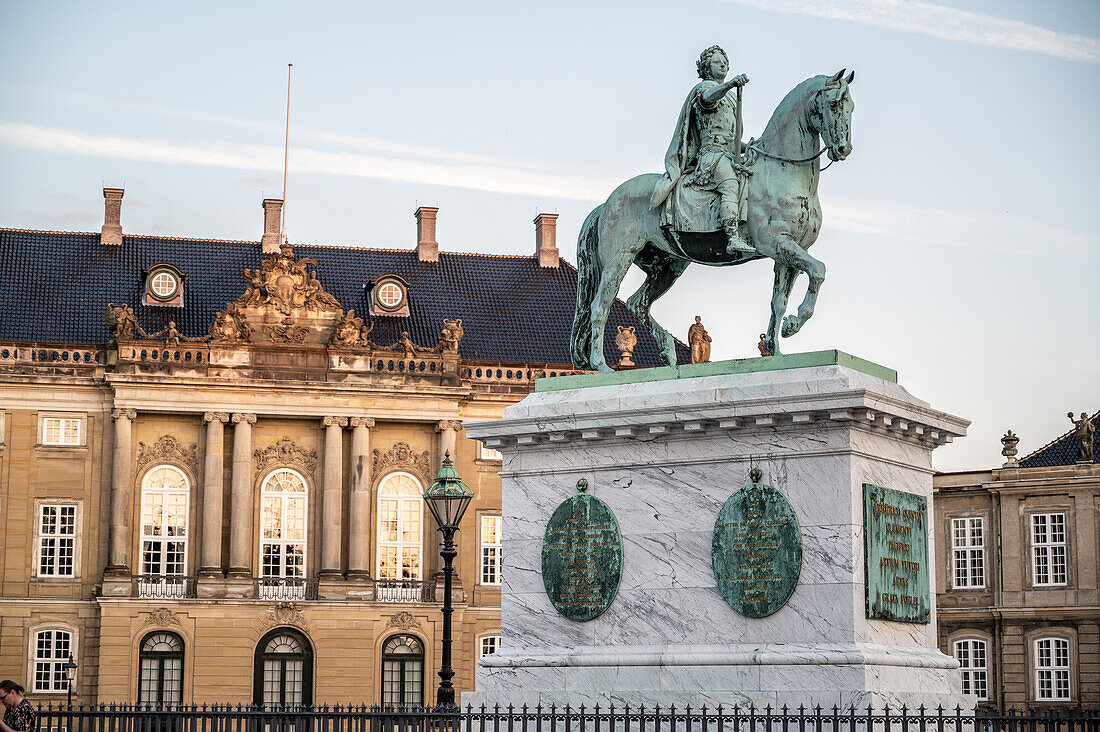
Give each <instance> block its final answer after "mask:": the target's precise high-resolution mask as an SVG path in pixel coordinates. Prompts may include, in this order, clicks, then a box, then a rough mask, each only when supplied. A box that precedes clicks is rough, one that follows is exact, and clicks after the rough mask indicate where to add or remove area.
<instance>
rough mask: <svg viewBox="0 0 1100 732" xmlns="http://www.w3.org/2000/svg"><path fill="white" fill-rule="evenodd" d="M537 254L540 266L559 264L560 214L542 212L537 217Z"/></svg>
mask: <svg viewBox="0 0 1100 732" xmlns="http://www.w3.org/2000/svg"><path fill="white" fill-rule="evenodd" d="M535 256H536V257H538V258H539V266H540V267H557V266H558V260H559V257H558V215H557V214H551V213H540V214H539V215H538V216H536V217H535Z"/></svg>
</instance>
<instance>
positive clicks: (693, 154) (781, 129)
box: [570, 46, 855, 371]
mask: <svg viewBox="0 0 1100 732" xmlns="http://www.w3.org/2000/svg"><path fill="white" fill-rule="evenodd" d="M697 70H698V72H699V75H700V76H701V77H703V81H702V82H701V83H698V84H696V85H695V86H694V87H693V89H692V91H691V93H689V94H688V97H687V99H686V100H685V102H684V105H683V107H682V108H681V110H680V114H679V116H678V118H677V121H676V126H675V132H674V133H673V136H672V142H671V144H670V145H669V147H668V151H667V153H666V155H665V173H664V174H657V173H650V174H645V175H640V176H637V177H635V178H632V179H631V180H628V181H626V182H625V183H623V184H622V185H620V186H619V187H618V188H616V189H615V190H614V191H613V192H612V193H611V195H610V196H609V197H608V199H607V201H606V202H605V203H603V204H601V205H600V206H598V207H597V208H596V209H595V210H593V211H592V213H590V214H589V215H588V218H587V219H586V220H585V222H584V224H583V225H582V226H581V232H580V236H579V237H578V240H577V271H578V280H577V306H576V315H575V316H574V319H573V331H572V336H571V338H570V355H571V357H572V360H573V365H574V366H576V367H577V368H579V369H599V370H601V371H607V370H610V366H608V365H607V363H606V361H605V356H604V348H603V346H604V337H605V329H606V325H607V316H608V313H609V311H610V309H611V304H612V303H613V302H614V298H615V295H616V294H617V293H618V291H619V286H620V284H621V283H622V280H623V277H624V276H625V275H626V273H627V270H629V269H630V266H631V265H632V264H637V265H638V266H639V267H640V268H641V269H642V271H644V272H645V273H646V280H645V282H644V283H643V284H642V286H641V288H640V289H639V290H638V292H636V293H635V294H634V295H633V296H632V297H630V299H629V300H628V301H627V304H626V305H627V308H628V309H629V310H630V312H631V313H632V314H633V315H634V316H635V317H636V318H637V319H638V320H639V321H640V322H641V323H644V324H646V325H647V327H649V330H650V332H652V333H653V337H654V339H655V340H656V341H657V344H658V346H659V347H660V349H661V352H662V354H663V355H664V357H665V361H666V362H667V363H669V364H670V365H675V364H676V342H675V339H673V337H672V335H671V334H670V333H669V332H668V331H666V330H665V329H664V328H662V327H661V326H660V325H658V324H657V323H656V322H655V321H654V320H653V318H652V317H651V316H650V308H651V307H652V305H653V303H654V301H655V300H656V299H657V298H659V297H660V296H661V295H663V294H664V293H665V292H666V291H667V290H668V289H669V288H670V287H671V285H672V283H673V282H675V281H676V279H677V278H678V277H679V276H680V275H681V274H683V273H684V271H685V270H686V269H687V267H688V265H690V264H691V263H693V262H694V263H698V264H705V265H710V266H720V267H724V266H731V265H738V264H744V263H745V262H750V261H753V260H756V259H761V258H766V259H771V260H772V261H774V262H775V280H774V284H773V290H772V300H771V320H770V322H769V324H768V328H767V330H766V331H765V342H764V347H765V350H767V351H768V353H772V354H776V355H778V354H779V353H780V348H779V338H780V334H782V336H783V337H784V338H790V337H791V336H793V335H794V334H795V333H797V332H798V331H799V330H800V329H801V328H802V326H803V325H805V323H806V321H808V320H809V319H810V317H811V316H812V315H813V312H814V307H815V306H816V304H817V296H818V291H819V290H820V288H821V285H822V283H823V282H824V280H825V265H824V264H822V263H821V262H820V261H818V260H817V259H815V258H814V257H812V256H810V255H809V253H808V249H809V248H810V246H811V245H812V244H813V243H814V242H815V241H817V237H818V234H819V233H820V230H821V206H820V204H819V202H818V196H817V184H818V180H819V176H820V173H821V170H822V168H821V164H820V162H819V161H820V157H821V156H822V155H823V154H826V153H827V154H828V157H829V158H830V159H831V160H833V161H837V160H844V159H845V158H847V157H848V155H849V154H850V153H851V152H852V142H851V121H852V110H853V108H854V104H853V102H852V97H851V92H850V89H849V86H850V85H851V83H852V82H853V81H854V79H855V74H854V73H852V74H849V75H848V76H845V70H843V69H842V70H841V71H839V72H838V73H836V74H831V75H821V76H814V77H811V78H809V79H807V80H805V81H803V82H802V83H801V84H799V85H797V86H796V87H795V88H794V89H792V90H791V91H790V92H789V93H788V94H787V96H786V97H784V99H783V100H782V101H781V102H780V103H779V106H778V107H776V110H775V112H774V113H773V114H772V117H771V120H770V121H769V122H768V125H767V127H766V128H765V130H764V132H763V133H762V134H761V136H760V138H759V139H758V140H752V139H750V140H749V142H748V144H747V145H745V146H742V145H741V142H740V137H741V132H740V130H741V121H740V120H741V103H740V102H741V99H740V90H741V87H743V86H744V84H745V83H747V81H748V79H747V78H745V77H744V76H738V77H734V78H733V79H731V80H729V81H726V80H725V75H726V73H727V72H728V70H729V59H728V57H727V56H726V54H725V52H723V51H722V49H720V48H718V47H717V46H712V47H710V48H708V49H706V50H705V51H704V52H703V53H702V54H701V55H700V58H699V62H698V64H697ZM734 89H736V90H737V91H736V92H734V95H733V97H731V96H730V94H729V93H730V92H731V91H732V90H734ZM800 273H801V274H805V275H806V276H807V277H808V278H809V280H810V282H809V286H808V288H807V290H806V294H805V296H804V297H803V299H802V302H801V304H800V305H799V307H798V311H797V312H796V313H794V314H792V315H785V314H786V311H787V302H788V300H789V298H790V293H791V289H792V287H793V285H794V280H795V278H796V277H797V276H798V275H799V274H800Z"/></svg>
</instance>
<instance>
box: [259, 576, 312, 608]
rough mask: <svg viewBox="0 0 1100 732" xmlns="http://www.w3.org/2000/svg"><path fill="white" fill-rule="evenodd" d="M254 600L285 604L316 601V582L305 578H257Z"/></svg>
mask: <svg viewBox="0 0 1100 732" xmlns="http://www.w3.org/2000/svg"><path fill="white" fill-rule="evenodd" d="M256 599H258V600H276V601H286V602H293V601H296V600H316V599H317V580H316V579H306V578H305V577H259V578H257V579H256Z"/></svg>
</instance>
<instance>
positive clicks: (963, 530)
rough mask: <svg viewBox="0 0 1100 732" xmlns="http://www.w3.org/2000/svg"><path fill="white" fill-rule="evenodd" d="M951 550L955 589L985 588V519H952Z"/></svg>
mask: <svg viewBox="0 0 1100 732" xmlns="http://www.w3.org/2000/svg"><path fill="white" fill-rule="evenodd" d="M951 550H952V554H953V556H954V560H955V587H985V521H984V519H981V518H957V519H951Z"/></svg>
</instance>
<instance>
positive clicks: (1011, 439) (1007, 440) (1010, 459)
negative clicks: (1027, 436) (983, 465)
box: [1001, 430, 1020, 468]
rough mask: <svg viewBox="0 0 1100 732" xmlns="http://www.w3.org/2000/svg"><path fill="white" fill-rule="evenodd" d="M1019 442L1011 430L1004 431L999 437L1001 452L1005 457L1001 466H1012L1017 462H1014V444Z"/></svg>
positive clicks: (1015, 451)
mask: <svg viewBox="0 0 1100 732" xmlns="http://www.w3.org/2000/svg"><path fill="white" fill-rule="evenodd" d="M1019 442H1020V438H1019V437H1017V436H1016V435H1014V434H1012V430H1009V431H1008V432H1005V434H1004V437H1002V438H1001V444H1002V445H1004V447H1003V449H1002V450H1001V454H1002V455H1004V457H1005V464H1004V466H1003V467H1006V468H1014V467H1016V465H1017V464H1018V463H1017V462H1016V453H1017V452H1018V451H1017V450H1016V445H1017V444H1018V443H1019Z"/></svg>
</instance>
